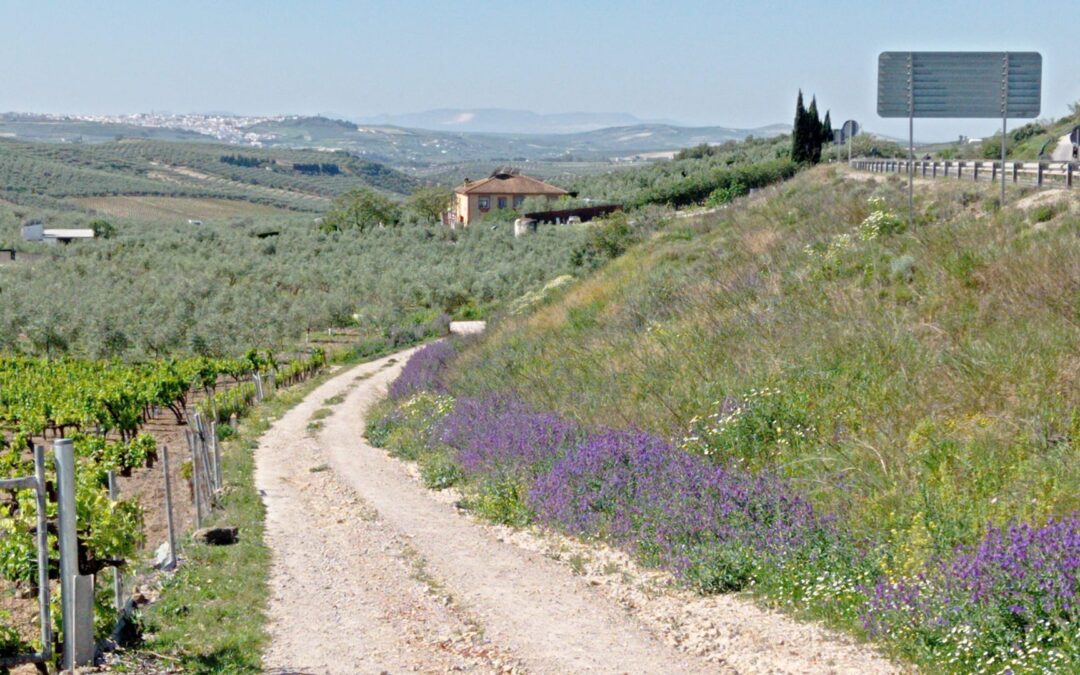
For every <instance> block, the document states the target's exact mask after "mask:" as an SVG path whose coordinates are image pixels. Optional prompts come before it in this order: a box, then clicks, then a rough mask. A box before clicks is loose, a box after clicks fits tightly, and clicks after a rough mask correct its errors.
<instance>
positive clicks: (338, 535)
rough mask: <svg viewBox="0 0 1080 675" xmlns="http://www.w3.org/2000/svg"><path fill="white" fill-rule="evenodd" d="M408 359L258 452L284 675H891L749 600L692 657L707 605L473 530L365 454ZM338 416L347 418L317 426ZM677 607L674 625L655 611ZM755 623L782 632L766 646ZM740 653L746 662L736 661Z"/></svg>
mask: <svg viewBox="0 0 1080 675" xmlns="http://www.w3.org/2000/svg"><path fill="white" fill-rule="evenodd" d="M405 358H407V354H399V355H397V356H396V357H395V358H393V359H382V360H380V361H376V362H373V363H370V364H365V365H362V366H358V367H356V368H353V369H351V370H347V371H343V372H341V373H339V374H337V375H336V376H335V377H334V378H332V379H331V380H329V381H328V382H326V383H325V384H323V385H322V386H320V387H319V388H318V389H316V390H315V391H314V392H313V393H312V394H311V395H309V396H308V397H307V398H306V399H305V400H304V401H303V402H302V403H301V404H300V405H298V406H297V407H296V408H294V409H293V410H291V411H290V412H289V413H288V414H286V415H285V416H284V417H282V418H281V419H280V420H279V421H278V422H277V423H276V424H274V426H273V427H272V428H271V429H270V430H269V431H268V432H267V433H266V435H265V436H264V437H263V439H262V442H261V443H260V446H259V448H258V450H257V451H256V463H257V470H256V483H257V485H258V487H259V489H260V491H261V492H262V494H263V498H264V500H265V503H266V507H267V521H266V525H267V530H266V536H267V544H268V545H269V546H270V547H271V548H272V549H273V552H274V565H273V570H272V573H271V579H270V584H271V589H272V596H271V601H270V609H269V615H270V616H269V632H270V635H271V640H272V643H271V645H270V647H269V648H268V650H267V652H266V653H265V655H264V665H265V667H266V669H267V670H268V671H269V672H277V673H294V672H302V673H381V672H391V673H396V672H402V671H409V672H445V671H448V670H460V671H465V672H538V673H578V672H605V673H608V672H610V673H631V672H632V673H694V672H791V673H795V672H856V671H858V672H860V673H878V672H890V671H891V670H892V668H891V666H889V664H888V663H887V662H885V661H884V660H882V659H880V658H879V657H877V656H875V655H874V654H873V653H872V652H870V651H869V650H867V649H865V648H864V647H861V646H858V645H852V644H850V643H847V642H845V641H843V640H839V639H837V640H835V641H834V639H833V636H831V635H830V634H828V633H827V632H823V631H821V629H818V628H816V627H814V626H809V625H807V624H799V623H796V622H794V621H791V620H788V619H786V618H784V617H781V616H777V615H773V614H770V613H767V612H763V611H761V610H759V609H757V608H756V607H754V606H753V605H752V604H751V603H749V602H746V601H742V600H739V599H736V598H725V599H724V600H723V602H722V603H721V604H718V605H715V608H716V609H715V610H710V611H709V614H710V615H712V614H717V616H710V620H709V626H710V630H711V631H712V633H710V635H713V636H714V637H715V640H714V643H716V644H720V645H722V647H723V648H722V649H720V648H716V649H712V650H709V649H694V650H692V651H694V652H695V653H694V654H691V653H687V651H686V650H687V647H686V646H685V645H683V646H682V649H680V648H679V647H677V646H675V643H676V642H679V640H673V639H672V635H673V634H674V633H675V632H677V631H678V629H679V627H678V626H676V625H668V624H669V623H671V624H674V623H677V622H678V621H680V620H681V619H680V616H682V615H681V613H682V612H683V611H684V609H683V606H684V605H687V606H689V605H691V604H693V603H689V602H685V601H681V600H672V598H671V597H668V598H661V597H653V596H654V595H655V594H653V593H651V592H650V593H644V594H643V593H640V592H639V593H637V595H634V596H633V599H632V600H627V597H628V596H627V595H625V594H622V595H620V593H619V592H617V590H618V589H617V588H616V589H615V590H614V591H613V589H612V587H608V586H606V585H603V584H601V583H600V582H599V581H597V580H596V579H595V578H591V577H590V575H589V574H585V573H582V570H581V569H577V570H574V569H573V566H571V565H567V564H566V563H563V562H558V561H556V560H554V559H553V558H554V557H556V556H553V555H551V553H550V551H549V550H545V547H544V546H542V545H537V541H538V539H537V538H536V537H532V538H531V539H529V538H530V537H531V536H532V535H528V534H527V533H519V534H511V533H509V531H508V530H506V529H505V528H496V527H491V526H487V525H483V524H480V523H477V522H475V521H473V520H472V519H471V518H469V517H468V516H466V515H463V514H462V513H460V512H459V511H458V510H457V509H456V508H455V507H454V506H453V504H452V500H451V499H448V498H446V496H445V495H442V496H441V498H437V497H436V496H434V495H433V494H432V493H430V492H429V491H427V490H425V489H424V488H423V487H422V486H421V485H419V483H418V482H417V481H416V480H415V479H414V477H413V475H412V473H411V471H410V468H409V467H408V466H406V465H405V464H403V463H401V462H398V461H397V460H394V459H391V458H389V457H387V455H386V454H385V453H384V452H383V451H382V450H378V449H375V448H372V447H370V446H369V445H368V444H367V443H366V442H365V441H364V439H363V436H362V433H363V426H364V420H363V412H364V410H366V408H367V407H368V406H369V405H370V404H371V403H372V402H373V401H375V400H376V399H377V397H378V396H380V395H382V393H383V392H384V391H385V388H386V386H387V384H388V383H389V382H390V381H391V380H392V379H393V378H394V377H395V376H396V375H397V373H398V372H399V370H400V367H401V365H402V363H403V361H404V359H405ZM328 399H329V400H328ZM323 408H326V409H330V410H333V412H332V413H330V414H329V416H326V417H324V416H325V415H326V414H327V413H325V412H322V413H318V414H317V413H316V411H318V410H320V409H323ZM522 537H524V538H525V539H529V541H525V542H524V543H523V540H522V539H521V538H522ZM611 564H612V563H608V564H606V565H605V567H608V566H610V565H611ZM621 576H622V578H624V579H631V578H632V576H630V575H629V574H628V573H627V572H623V573H622V575H621ZM616 586H617V584H616ZM663 602H669V603H670V607H671V608H673V609H672V610H671V612H668V611H666V610H665V611H664V612H656V611H651V612H650V611H644V610H648V609H649V607H648V606H649V605H650V603H653V604H655V603H663ZM732 602H734V603H735V604H736V605H737V608H736V609H737V611H730V610H732V608H733V607H735V606H734V605H732V604H731V603H732ZM643 606H644V609H643ZM657 606H659V605H657ZM725 607H726V609H725ZM653 609H656V607H653ZM686 611H689V609H688V610H686ZM693 611H695V612H698V613H700V612H701V611H702V606H701V605H700V604H698V605H696V606H695V608H694V609H693ZM672 612H674V614H672ZM656 616H663V617H664V618H663V619H662V620H661V621H657V620H656ZM687 616H689V615H687ZM685 618H686V617H683V619H685ZM690 618H691V619H693V618H694V617H690ZM755 621H757V622H762V623H765V624H768V626H767V630H763V631H756V630H755V627H754V622H755ZM717 626H719V628H718V627H717ZM710 639H712V638H710ZM740 641H742V642H740ZM740 645H746V646H747V649H746V650H745V651H747V652H748V653H747V654H743V655H741V656H742V657H745V658H740V654H737V653H735V652H739V651H742V647H741V646H740ZM715 646H716V645H715V644H714V647H715ZM725 651H727V652H728V653H723V652H725ZM706 657H707V658H706Z"/></svg>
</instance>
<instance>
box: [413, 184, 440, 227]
mask: <svg viewBox="0 0 1080 675" xmlns="http://www.w3.org/2000/svg"><path fill="white" fill-rule="evenodd" d="M448 208H450V191H449V190H447V189H445V188H441V187H438V186H434V185H427V186H424V187H420V188H417V189H416V190H414V191H413V193H412V194H411V195H409V198H408V199H406V200H405V210H406V211H408V212H409V213H410V214H412V216H413V217H414V218H415V219H416V220H417V221H418V222H421V223H439V222H441V221H442V214H443V212H445V211H446V210H447V209H448Z"/></svg>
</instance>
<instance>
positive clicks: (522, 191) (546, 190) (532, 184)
mask: <svg viewBox="0 0 1080 675" xmlns="http://www.w3.org/2000/svg"><path fill="white" fill-rule="evenodd" d="M454 192H456V193H458V194H459V195H474V194H492V195H494V194H499V195H552V196H556V197H557V196H559V195H565V194H569V193H568V192H567V191H566V190H563V189H562V188H557V187H555V186H554V185H548V184H547V183H545V182H544V181H542V180H537V179H535V178H531V177H529V176H523V175H521V174H517V175H511V174H507V173H498V174H496V175H494V176H491V177H489V178H485V179H483V180H477V181H472V182H470V183H465V184H464V185H460V186H458V187H457V188H456V189H455V190H454Z"/></svg>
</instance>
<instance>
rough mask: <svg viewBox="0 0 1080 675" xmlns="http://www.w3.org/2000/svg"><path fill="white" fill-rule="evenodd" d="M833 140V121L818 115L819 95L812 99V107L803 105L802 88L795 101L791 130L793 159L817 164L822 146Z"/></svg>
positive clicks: (797, 161)
mask: <svg viewBox="0 0 1080 675" xmlns="http://www.w3.org/2000/svg"><path fill="white" fill-rule="evenodd" d="M831 141H832V123H831V122H828V137H826V127H825V123H824V122H822V120H821V118H820V117H818V107H817V97H816V96H815V97H813V98H812V99H811V100H810V108H809V109H807V108H805V107H804V106H803V95H802V89H800V90H799V96H798V99H796V102H795V122H794V124H793V125H792V132H791V161H793V162H796V163H798V164H817V163H818V162H820V161H821V147H822V145H824V144H825V143H826V142H831Z"/></svg>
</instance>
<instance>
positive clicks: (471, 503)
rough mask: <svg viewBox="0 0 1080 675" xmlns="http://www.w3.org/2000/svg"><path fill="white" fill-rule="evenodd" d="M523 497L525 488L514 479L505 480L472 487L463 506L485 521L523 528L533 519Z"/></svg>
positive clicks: (486, 482)
mask: <svg viewBox="0 0 1080 675" xmlns="http://www.w3.org/2000/svg"><path fill="white" fill-rule="evenodd" d="M525 497H526V487H525V486H524V485H522V484H521V483H520V482H519V481H518V480H516V479H513V478H506V479H503V480H491V481H485V482H483V483H480V484H479V485H477V486H474V489H473V491H472V492H471V493H470V496H469V497H468V499H466V500H465V504H466V507H467V508H468V509H469V510H470V511H474V512H475V513H476V514H477V515H478V516H480V517H481V518H484V519H485V520H488V521H491V522H493V523H497V524H499V525H513V526H516V527H523V526H525V525H528V524H529V522H530V521H532V518H533V514H532V510H531V509H529V507H528V505H527V504H526V501H525Z"/></svg>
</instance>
